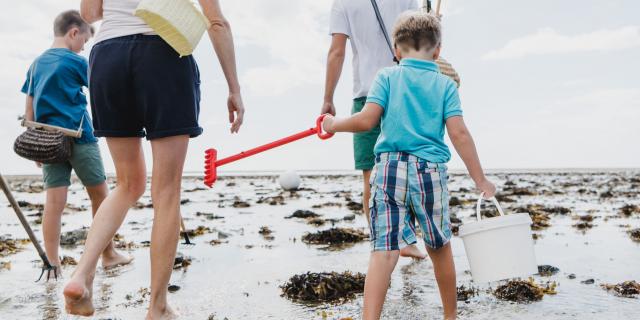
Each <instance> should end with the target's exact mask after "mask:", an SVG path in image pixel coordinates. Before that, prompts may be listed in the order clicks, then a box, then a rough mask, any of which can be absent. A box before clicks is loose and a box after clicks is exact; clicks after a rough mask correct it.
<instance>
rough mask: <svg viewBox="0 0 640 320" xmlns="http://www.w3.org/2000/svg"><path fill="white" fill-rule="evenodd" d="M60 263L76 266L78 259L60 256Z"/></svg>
mask: <svg viewBox="0 0 640 320" xmlns="http://www.w3.org/2000/svg"><path fill="white" fill-rule="evenodd" d="M60 264H61V265H63V266H77V265H78V261H76V259H74V258H73V257H69V256H64V257H62V260H61V261H60Z"/></svg>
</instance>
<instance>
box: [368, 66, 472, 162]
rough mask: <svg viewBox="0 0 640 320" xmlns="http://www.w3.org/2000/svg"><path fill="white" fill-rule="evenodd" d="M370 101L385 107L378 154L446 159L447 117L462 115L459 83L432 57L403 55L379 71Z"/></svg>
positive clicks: (436, 159)
mask: <svg viewBox="0 0 640 320" xmlns="http://www.w3.org/2000/svg"><path fill="white" fill-rule="evenodd" d="M367 102H372V103H376V104H378V105H380V106H381V107H382V109H383V113H382V119H381V123H380V127H381V133H380V136H379V137H378V141H377V142H376V146H375V149H374V152H375V154H380V153H384V152H407V153H410V154H412V155H414V156H416V157H419V158H422V159H425V160H427V161H429V162H434V163H446V162H448V161H449V160H450V159H451V152H450V151H449V148H448V147H447V145H446V144H445V143H444V131H445V125H446V120H447V119H449V118H450V117H453V116H461V115H462V108H461V106H460V97H459V96H458V89H457V88H456V84H455V83H454V82H453V81H452V80H451V79H449V78H448V77H447V76H445V75H442V74H441V73H440V70H439V69H438V65H437V64H436V63H434V62H433V61H426V60H418V59H402V61H400V64H399V65H398V66H394V67H389V68H384V69H382V70H380V72H378V74H377V75H376V78H375V80H374V81H373V84H372V86H371V89H370V90H369V95H368V97H367Z"/></svg>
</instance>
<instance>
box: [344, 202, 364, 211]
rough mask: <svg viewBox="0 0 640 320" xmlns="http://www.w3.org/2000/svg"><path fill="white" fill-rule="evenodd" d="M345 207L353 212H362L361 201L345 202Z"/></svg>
mask: <svg viewBox="0 0 640 320" xmlns="http://www.w3.org/2000/svg"><path fill="white" fill-rule="evenodd" d="M347 208H349V210H351V211H353V212H362V203H360V202H355V201H349V203H347Z"/></svg>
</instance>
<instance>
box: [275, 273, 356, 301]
mask: <svg viewBox="0 0 640 320" xmlns="http://www.w3.org/2000/svg"><path fill="white" fill-rule="evenodd" d="M364 280H365V275H364V274H362V273H355V274H354V273H351V272H349V271H346V272H344V273H337V272H330V273H329V272H322V273H311V272H307V273H305V274H299V275H294V276H293V277H291V278H290V279H289V281H288V282H286V283H285V284H284V285H282V286H280V288H281V289H282V296H283V297H286V298H288V299H291V300H293V301H296V302H305V303H324V302H343V301H346V300H348V299H352V298H355V296H356V294H359V293H362V292H363V291H364Z"/></svg>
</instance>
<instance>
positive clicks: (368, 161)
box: [351, 97, 380, 170]
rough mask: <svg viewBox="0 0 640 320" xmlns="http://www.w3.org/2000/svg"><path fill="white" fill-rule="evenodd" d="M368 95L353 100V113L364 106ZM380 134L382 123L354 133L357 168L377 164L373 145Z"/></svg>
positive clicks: (365, 167)
mask: <svg viewBox="0 0 640 320" xmlns="http://www.w3.org/2000/svg"><path fill="white" fill-rule="evenodd" d="M366 101H367V97H361V98H356V99H354V100H353V108H352V109H351V114H354V113H358V112H360V111H362V108H364V104H365V102H366ZM379 135H380V125H379V124H378V125H377V126H376V127H375V128H373V129H371V131H368V132H360V133H354V134H353V157H354V160H355V162H356V170H371V169H373V166H374V165H375V162H376V161H375V160H376V156H375V154H374V153H373V147H375V145H376V141H378V136H379Z"/></svg>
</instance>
